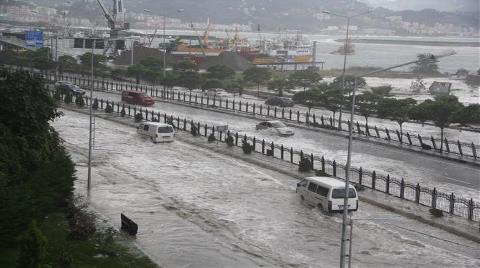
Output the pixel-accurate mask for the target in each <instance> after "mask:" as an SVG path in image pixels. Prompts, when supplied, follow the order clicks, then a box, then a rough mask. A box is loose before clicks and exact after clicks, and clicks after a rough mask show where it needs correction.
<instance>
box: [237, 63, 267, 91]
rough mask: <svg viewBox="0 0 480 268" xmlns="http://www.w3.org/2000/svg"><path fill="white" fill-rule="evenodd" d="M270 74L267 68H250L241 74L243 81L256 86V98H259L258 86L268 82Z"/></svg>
mask: <svg viewBox="0 0 480 268" xmlns="http://www.w3.org/2000/svg"><path fill="white" fill-rule="evenodd" d="M271 77H272V73H271V72H270V70H269V69H267V68H258V67H251V68H249V69H247V70H245V71H244V72H243V79H244V80H245V81H247V82H252V83H255V84H257V96H260V85H261V84H263V83H265V82H266V81H268V80H270V78H271Z"/></svg>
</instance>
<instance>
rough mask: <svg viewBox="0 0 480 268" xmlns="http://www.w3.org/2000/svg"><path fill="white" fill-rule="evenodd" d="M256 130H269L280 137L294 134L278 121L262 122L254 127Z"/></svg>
mask: <svg viewBox="0 0 480 268" xmlns="http://www.w3.org/2000/svg"><path fill="white" fill-rule="evenodd" d="M255 128H256V129H257V130H264V129H271V130H274V131H275V132H276V133H277V134H278V135H280V136H293V135H294V134H295V133H294V132H293V130H292V129H291V128H289V127H287V126H286V125H285V124H284V123H282V122H280V121H263V122H260V123H258V124H257V125H256V127H255Z"/></svg>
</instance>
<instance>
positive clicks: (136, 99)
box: [122, 90, 155, 106]
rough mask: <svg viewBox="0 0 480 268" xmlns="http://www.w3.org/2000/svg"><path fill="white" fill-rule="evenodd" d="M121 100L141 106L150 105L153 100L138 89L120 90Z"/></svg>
mask: <svg viewBox="0 0 480 268" xmlns="http://www.w3.org/2000/svg"><path fill="white" fill-rule="evenodd" d="M122 101H124V102H126V103H129V104H135V105H142V106H152V105H153V104H154V103H155V101H154V100H153V98H152V97H150V96H148V95H147V94H145V93H144V92H140V91H129V90H127V91H122Z"/></svg>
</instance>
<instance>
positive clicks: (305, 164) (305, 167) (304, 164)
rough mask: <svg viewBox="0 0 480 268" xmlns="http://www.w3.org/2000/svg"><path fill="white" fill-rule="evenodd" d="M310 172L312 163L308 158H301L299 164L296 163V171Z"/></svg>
mask: <svg viewBox="0 0 480 268" xmlns="http://www.w3.org/2000/svg"><path fill="white" fill-rule="evenodd" d="M310 170H312V162H311V161H310V159H308V157H302V159H300V162H299V163H298V171H300V172H308V171H310Z"/></svg>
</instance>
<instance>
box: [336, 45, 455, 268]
mask: <svg viewBox="0 0 480 268" xmlns="http://www.w3.org/2000/svg"><path fill="white" fill-rule="evenodd" d="M454 54H456V52H455V51H453V50H451V51H446V52H445V53H443V54H439V55H433V54H431V55H430V57H429V58H428V59H421V60H414V61H409V62H406V63H402V64H398V65H394V66H391V67H387V68H383V69H379V70H376V71H372V72H368V73H364V74H361V75H356V76H355V79H354V88H353V92H352V103H351V108H350V125H349V131H348V149H347V164H346V166H345V196H344V198H343V221H342V239H341V248H340V254H341V255H340V267H341V268H344V267H345V257H346V256H347V254H345V252H346V241H350V243H351V237H352V233H350V240H349V239H348V238H347V225H350V224H352V223H349V222H347V214H348V196H349V195H348V193H349V187H350V169H351V165H352V164H351V160H352V140H353V127H354V125H353V120H354V114H355V95H356V94H355V93H356V91H357V79H358V78H360V77H365V76H369V75H373V74H377V73H381V72H385V71H388V70H392V69H396V68H399V67H403V66H407V65H410V64H415V63H419V62H430V61H432V60H433V61H434V60H436V59H439V58H443V57H447V56H451V55H454ZM350 228H352V226H351V227H350ZM350 232H352V229H350ZM350 247H351V244H350ZM349 252H350V253H349V254H348V259H349V260H348V261H349V267H350V262H351V248H350V249H349Z"/></svg>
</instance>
